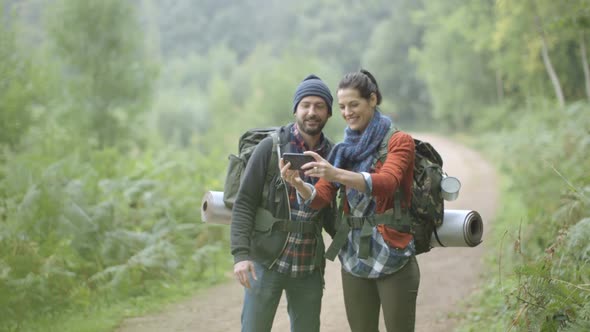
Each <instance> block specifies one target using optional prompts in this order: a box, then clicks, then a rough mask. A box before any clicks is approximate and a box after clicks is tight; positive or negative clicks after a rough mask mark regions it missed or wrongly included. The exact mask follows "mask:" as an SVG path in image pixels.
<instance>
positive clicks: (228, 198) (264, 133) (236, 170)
mask: <svg viewBox="0 0 590 332" xmlns="http://www.w3.org/2000/svg"><path fill="white" fill-rule="evenodd" d="M279 130H280V127H268V128H255V129H250V130H248V131H246V132H245V133H244V134H242V136H241V137H240V140H239V142H238V154H237V155H235V154H230V155H229V157H228V159H229V163H228V167H227V173H226V175H225V184H224V186H223V203H224V204H225V206H226V207H228V208H229V209H231V208H232V207H233V206H234V202H235V200H236V196H237V195H238V190H239V189H240V183H241V182H242V178H243V176H244V170H245V169H246V165H247V164H248V160H249V159H250V156H252V152H254V149H255V148H256V146H257V145H258V143H260V142H261V141H262V140H263V139H265V138H267V137H269V136H271V137H272V138H273V146H272V154H271V158H270V161H269V164H268V172H266V179H265V181H264V191H263V196H264V197H266V196H267V195H268V183H269V182H270V179H272V177H273V176H274V175H275V174H277V172H278V168H277V166H276V165H278V162H279V159H278V150H277V148H278V146H279V144H280V137H279Z"/></svg>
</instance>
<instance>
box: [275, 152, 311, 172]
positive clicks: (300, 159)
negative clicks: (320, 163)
mask: <svg viewBox="0 0 590 332" xmlns="http://www.w3.org/2000/svg"><path fill="white" fill-rule="evenodd" d="M283 160H284V161H285V164H286V163H291V167H289V169H297V170H300V169H301V166H303V165H304V164H307V163H309V162H312V161H315V159H314V158H313V157H312V156H310V155H307V154H303V153H289V152H285V153H283Z"/></svg>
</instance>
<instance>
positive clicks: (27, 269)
mask: <svg viewBox="0 0 590 332" xmlns="http://www.w3.org/2000/svg"><path fill="white" fill-rule="evenodd" d="M0 8H1V9H2V11H1V12H0V331H49V330H52V328H53V329H55V330H56V331H64V329H61V328H60V325H59V324H60V322H63V321H64V319H65V318H66V317H67V318H68V319H72V320H74V322H73V323H70V324H74V325H73V326H75V328H72V331H82V330H85V329H83V328H82V327H81V326H82V325H83V324H85V323H84V321H85V320H86V319H84V318H81V317H88V315H89V313H92V316H93V317H96V321H99V320H104V322H101V323H100V324H99V323H97V322H94V324H93V326H95V328H96V329H93V330H92V331H111V329H112V328H113V326H116V324H117V322H118V321H119V320H121V319H122V318H123V317H124V316H126V315H133V314H134V312H133V311H129V310H132V309H128V308H130V307H132V306H133V307H137V308H138V309H133V310H140V311H141V310H148V309H150V308H152V307H153V306H158V305H163V304H164V303H167V302H169V301H173V300H174V299H177V298H181V297H182V296H186V294H187V293H191V292H195V291H196V290H198V289H202V288H206V287H208V286H210V285H212V284H215V283H218V282H220V281H222V280H224V279H225V278H227V276H226V274H227V273H226V272H227V271H228V270H229V269H231V265H232V258H231V255H230V254H229V245H228V241H229V239H228V234H227V231H226V229H225V228H222V227H218V226H216V225H208V224H204V223H202V222H201V220H200V218H201V217H200V211H199V206H200V204H201V198H202V197H203V194H204V193H205V192H206V191H207V190H212V189H215V188H217V189H222V188H223V181H224V176H225V171H224V170H225V167H226V165H227V156H228V154H229V153H235V152H236V149H237V146H238V145H237V142H238V138H239V136H240V135H241V134H242V133H243V132H244V131H245V130H247V129H249V128H253V127H263V126H269V125H280V124H284V123H288V122H290V121H292V112H291V105H292V98H293V92H294V89H295V87H296V85H297V84H298V83H299V82H300V81H301V80H302V79H303V78H304V77H305V76H307V74H309V73H315V74H316V75H318V76H320V77H321V78H322V79H323V80H324V81H326V82H327V84H328V85H329V86H330V88H331V89H333V90H332V91H333V92H334V91H335V88H336V85H337V82H338V80H339V79H340V78H341V77H342V76H343V74H345V73H347V72H350V71H356V70H359V69H361V68H365V69H368V70H369V71H371V72H373V73H374V74H375V76H376V78H377V80H378V81H379V83H380V88H381V90H382V92H383V95H384V103H383V105H382V109H383V111H384V112H385V113H386V114H388V115H389V116H391V117H392V119H394V121H395V122H396V123H397V124H398V125H399V126H400V127H401V128H403V129H408V130H422V131H429V132H436V133H440V134H443V135H448V136H449V137H456V138H457V139H459V140H463V141H464V142H466V144H470V145H471V146H473V147H476V148H477V149H478V151H481V152H482V153H483V154H484V155H485V156H486V157H487V158H488V159H489V160H490V161H492V162H493V163H494V165H495V166H496V167H497V169H498V170H499V171H500V172H501V174H502V183H501V184H500V185H501V186H502V193H503V194H502V209H501V211H500V212H499V215H498V216H497V219H498V220H497V221H496V222H495V225H496V226H495V227H494V230H493V233H492V235H491V238H490V239H488V240H487V241H489V242H491V243H493V246H494V250H493V251H492V252H490V254H489V257H486V266H487V267H488V268H489V271H490V272H489V277H488V278H487V280H486V281H487V282H486V284H485V285H483V286H482V287H481V289H480V290H479V291H478V292H477V293H476V294H474V296H473V297H472V298H471V299H469V303H470V304H471V305H470V306H469V308H470V309H469V310H466V311H465V312H464V313H463V316H462V317H461V321H462V323H461V329H460V330H462V331H479V330H486V331H487V330H490V331H491V330H494V331H507V330H513V331H531V330H532V331H558V330H559V331H580V330H590V242H589V241H588V238H590V212H589V211H590V175H589V174H590V172H589V170H590V65H589V61H590V55H589V54H588V53H589V52H590V50H589V48H590V45H589V43H590V2H589V1H588V0H563V1H551V0H483V1H482V0H461V1H459V0H447V1H425V0H366V1H355V0H339V1H335V0H321V1H309V0H300V1H279V0H266V1H262V0H246V1H229V0H198V1H192V0H174V1H173V0H136V1H131V0H100V1H93V0H89V1H78V0H0ZM335 107H336V106H335ZM334 112H335V113H334V114H337V110H335V111H334ZM342 128H344V122H343V121H342V119H340V118H339V116H334V117H332V119H331V120H330V121H329V122H328V126H327V127H326V132H327V133H328V135H329V136H330V137H332V138H334V139H335V140H336V141H338V140H339V139H340V138H341V136H342V133H343V129H342ZM498 271H500V272H498ZM498 290H501V291H498ZM76 317H80V319H79V320H77V321H75V319H76ZM104 317H107V318H104ZM103 318H104V319H103ZM76 324H80V325H76ZM88 331H90V329H88Z"/></svg>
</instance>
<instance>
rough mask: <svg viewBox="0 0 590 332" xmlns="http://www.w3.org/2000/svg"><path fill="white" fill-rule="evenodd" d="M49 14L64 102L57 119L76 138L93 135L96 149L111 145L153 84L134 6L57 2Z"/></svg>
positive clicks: (108, 1) (111, 0)
mask: <svg viewBox="0 0 590 332" xmlns="http://www.w3.org/2000/svg"><path fill="white" fill-rule="evenodd" d="M53 10H54V12H53V15H52V16H51V17H52V20H50V25H49V26H50V29H49V37H50V38H51V40H52V41H53V46H54V48H55V50H56V52H57V55H58V56H59V60H60V61H61V63H62V64H63V71H62V73H63V75H64V82H67V84H65V86H64V88H65V91H64V92H65V93H64V95H63V96H62V97H63V98H64V99H65V100H66V101H67V102H69V105H68V106H69V110H68V112H67V113H66V114H65V115H64V116H63V118H62V120H63V121H65V122H68V123H69V124H70V127H71V128H72V129H75V130H76V131H78V132H79V134H82V135H89V134H93V135H94V137H95V139H96V140H97V144H98V146H112V145H113V144H114V143H115V142H117V141H118V140H121V139H124V138H127V137H128V136H129V132H130V130H129V127H131V126H133V125H134V121H136V120H137V115H138V114H139V113H142V112H145V110H146V108H147V106H148V105H149V101H150V98H151V94H152V88H153V85H154V78H155V67H154V66H153V65H152V64H150V62H149V61H148V59H146V56H145V49H144V44H143V41H142V39H141V38H138V36H141V33H140V27H139V24H138V21H137V16H136V12H135V8H134V7H132V6H131V5H130V4H129V3H128V2H122V1H117V0H106V1H90V2H88V1H82V2H80V1H74V0H62V1H60V2H58V3H57V4H56V5H55V7H54V9H53Z"/></svg>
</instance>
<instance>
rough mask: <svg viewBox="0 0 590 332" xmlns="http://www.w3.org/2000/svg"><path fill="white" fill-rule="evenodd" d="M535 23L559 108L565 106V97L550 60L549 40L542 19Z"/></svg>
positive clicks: (537, 18) (544, 61)
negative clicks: (546, 37)
mask: <svg viewBox="0 0 590 332" xmlns="http://www.w3.org/2000/svg"><path fill="white" fill-rule="evenodd" d="M535 21H536V23H537V28H538V29H539V35H540V37H541V44H542V48H541V55H542V56H543V63H544V64H545V69H546V70H547V74H548V75H549V78H550V79H551V83H552V84H553V89H554V90H555V94H556V95H557V101H558V102H559V106H561V107H564V106H565V98H564V97H563V90H562V89H561V83H559V78H558V77H557V74H556V73H555V69H554V68H553V64H551V59H550V58H549V50H548V48H547V40H546V39H545V33H544V32H543V26H542V24H541V23H540V21H541V19H540V17H538V16H537V17H535Z"/></svg>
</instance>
